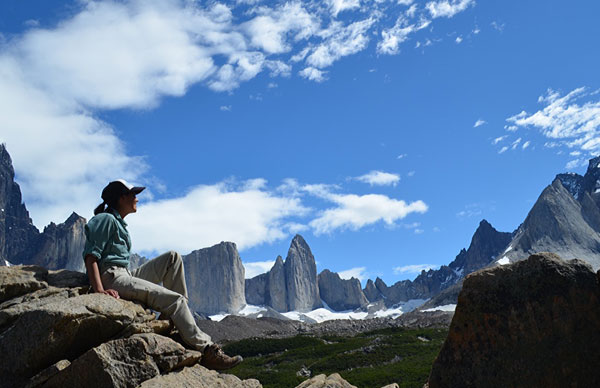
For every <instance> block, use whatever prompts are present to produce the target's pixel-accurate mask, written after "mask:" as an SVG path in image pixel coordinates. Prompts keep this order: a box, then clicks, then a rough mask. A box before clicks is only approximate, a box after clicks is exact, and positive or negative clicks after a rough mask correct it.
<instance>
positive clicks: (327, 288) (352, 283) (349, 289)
mask: <svg viewBox="0 0 600 388" xmlns="http://www.w3.org/2000/svg"><path fill="white" fill-rule="evenodd" d="M319 293H320V295H321V298H322V299H323V301H324V302H325V303H327V305H328V306H330V307H331V308H332V309H334V310H337V311H341V310H354V309H357V308H360V307H365V306H366V305H368V304H369V301H368V300H367V298H366V297H365V294H364V293H363V291H362V289H361V287H360V281H359V280H358V279H356V278H352V279H349V280H347V279H342V278H340V275H338V274H337V273H335V272H331V271H330V270H328V269H325V270H323V271H322V272H321V273H320V274H319Z"/></svg>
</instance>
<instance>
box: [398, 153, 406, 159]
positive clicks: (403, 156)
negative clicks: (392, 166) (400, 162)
mask: <svg viewBox="0 0 600 388" xmlns="http://www.w3.org/2000/svg"><path fill="white" fill-rule="evenodd" d="M407 156H408V155H407V154H400V155H398V156H397V157H396V159H404V158H406V157H407Z"/></svg>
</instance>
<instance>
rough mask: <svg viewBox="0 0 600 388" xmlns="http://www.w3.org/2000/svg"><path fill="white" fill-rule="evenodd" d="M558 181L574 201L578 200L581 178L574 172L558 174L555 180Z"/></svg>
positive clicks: (581, 185)
mask: <svg viewBox="0 0 600 388" xmlns="http://www.w3.org/2000/svg"><path fill="white" fill-rule="evenodd" d="M556 179H558V180H559V181H560V182H561V183H562V185H563V186H564V188H565V189H567V190H568V191H569V193H571V195H572V196H573V197H574V198H575V199H579V197H580V196H581V193H582V192H583V177H582V176H581V175H579V174H576V173H574V172H568V173H564V174H558V175H557V176H556V178H555V180H556Z"/></svg>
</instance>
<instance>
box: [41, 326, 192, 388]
mask: <svg viewBox="0 0 600 388" xmlns="http://www.w3.org/2000/svg"><path fill="white" fill-rule="evenodd" d="M201 354H202V353H200V352H196V351H192V350H186V349H185V348H184V347H183V346H181V345H180V344H178V343H177V342H175V341H173V340H172V339H170V338H167V337H163V336H161V335H157V334H136V335H133V336H131V337H129V338H124V339H118V340H113V341H109V342H106V343H104V344H102V345H100V346H97V347H95V348H93V349H90V350H88V351H87V352H86V353H84V354H83V355H82V356H80V357H79V358H77V359H76V360H75V361H73V363H71V365H70V366H68V367H67V368H65V369H64V370H62V371H61V372H60V373H58V374H56V375H54V376H53V377H51V378H50V379H49V380H48V381H47V382H46V384H45V385H44V387H84V386H85V387H88V388H93V387H98V388H102V387H131V388H133V387H137V386H138V385H140V384H141V383H142V382H144V381H146V380H149V379H151V378H153V377H156V376H158V375H160V374H161V373H168V372H170V371H172V370H174V369H178V368H182V367H184V366H190V365H194V364H195V363H197V362H198V360H199V359H200V357H201Z"/></svg>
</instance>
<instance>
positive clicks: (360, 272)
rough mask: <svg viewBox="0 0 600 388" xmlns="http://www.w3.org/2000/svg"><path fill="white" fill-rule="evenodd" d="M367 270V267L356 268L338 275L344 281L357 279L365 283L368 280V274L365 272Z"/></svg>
mask: <svg viewBox="0 0 600 388" xmlns="http://www.w3.org/2000/svg"><path fill="white" fill-rule="evenodd" d="M366 270H367V268H366V267H356V268H351V269H347V270H345V271H341V272H338V275H340V278H342V279H352V278H356V279H358V280H360V281H363V280H365V279H367V277H368V276H367V274H366V273H365V271H366Z"/></svg>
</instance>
